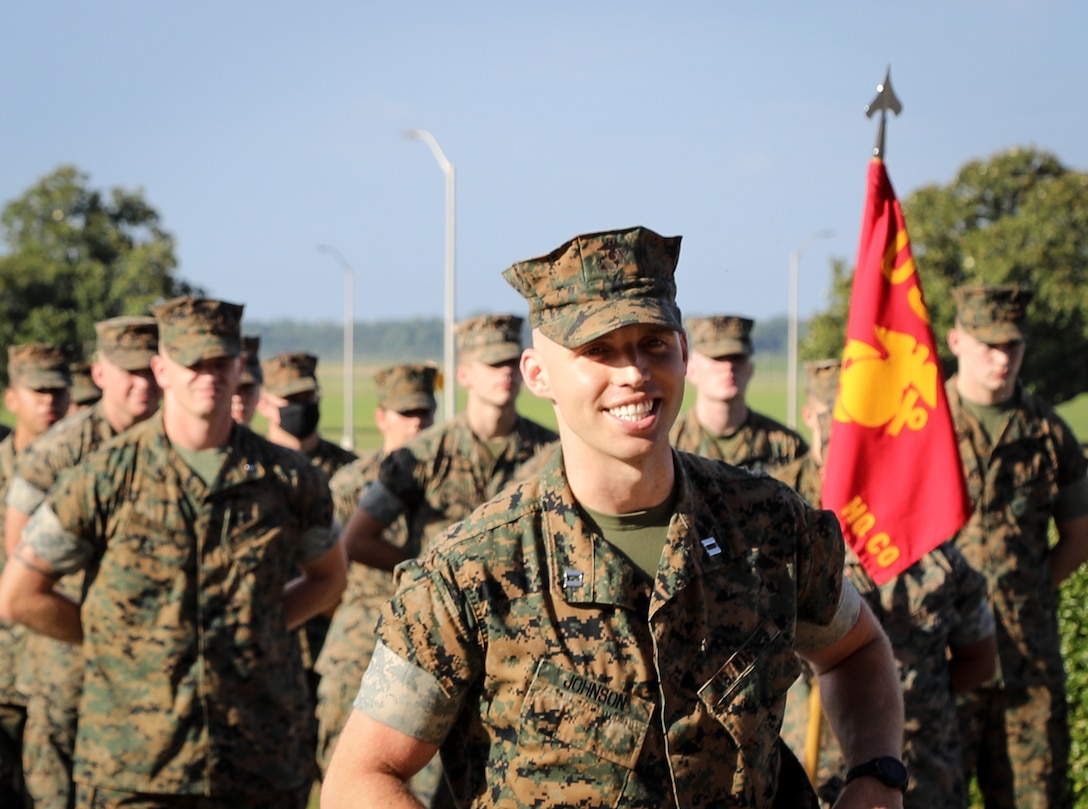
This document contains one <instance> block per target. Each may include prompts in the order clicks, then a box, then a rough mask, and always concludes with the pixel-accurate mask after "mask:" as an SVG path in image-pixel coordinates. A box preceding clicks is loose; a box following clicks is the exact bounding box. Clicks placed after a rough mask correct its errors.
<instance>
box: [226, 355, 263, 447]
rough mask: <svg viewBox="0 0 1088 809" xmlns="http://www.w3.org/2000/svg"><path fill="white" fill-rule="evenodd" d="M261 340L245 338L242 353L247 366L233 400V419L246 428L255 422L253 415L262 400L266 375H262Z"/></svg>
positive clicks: (243, 367) (243, 370)
mask: <svg viewBox="0 0 1088 809" xmlns="http://www.w3.org/2000/svg"><path fill="white" fill-rule="evenodd" d="M260 350H261V338H260V337H249V336H246V337H243V338H242V352H243V353H244V354H245V365H243V366H242V380H241V381H240V382H239V383H238V389H237V390H236V391H234V397H233V398H232V399H231V406H230V413H231V417H232V418H233V419H234V420H235V421H236V422H238V423H239V424H244V425H245V426H246V427H248V426H249V425H250V423H252V421H253V414H254V413H256V412H257V402H259V401H260V399H261V382H262V381H264V375H263V374H262V373H261V359H260Z"/></svg>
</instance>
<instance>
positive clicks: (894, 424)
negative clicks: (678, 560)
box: [834, 326, 939, 436]
mask: <svg viewBox="0 0 1088 809" xmlns="http://www.w3.org/2000/svg"><path fill="white" fill-rule="evenodd" d="M874 332H875V333H876V341H877V343H878V344H879V346H873V345H870V344H869V343H866V342H864V341H863V340H857V339H850V340H849V341H847V343H846V349H845V350H844V351H843V363H842V375H841V378H840V380H839V396H838V399H837V400H836V401H835V410H834V416H835V420H836V421H840V422H845V423H850V422H853V423H855V424H860V425H861V426H862V427H870V428H875V427H883V426H885V425H886V426H887V430H888V434H889V435H892V436H896V435H899V433H900V432H902V430H903V428H904V427H906V428H907V429H909V430H915V431H917V430H921V429H923V428H924V427H925V426H926V422H927V421H929V412H930V410H932V409H933V408H935V407H936V406H937V384H938V379H939V375H938V370H937V363H936V362H935V361H934V357H933V355H932V352H931V351H930V350H929V348H928V347H927V346H925V345H923V344H922V343H919V342H918V340H917V339H915V338H914V337H913V336H912V335H910V334H904V333H903V332H897V331H892V330H891V329H889V328H886V327H884V326H875V327H874ZM919 400H920V401H921V404H919Z"/></svg>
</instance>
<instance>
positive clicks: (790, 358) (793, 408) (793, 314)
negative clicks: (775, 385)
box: [786, 230, 835, 429]
mask: <svg viewBox="0 0 1088 809" xmlns="http://www.w3.org/2000/svg"><path fill="white" fill-rule="evenodd" d="M834 235H835V232H834V231H832V230H820V231H817V232H816V233H811V234H809V236H808V238H806V239H805V240H804V241H803V242H801V245H800V246H799V247H797V248H796V249H795V250H793V251H792V252H791V253H790V317H789V336H788V337H787V338H786V340H787V343H788V345H787V346H786V352H787V353H786V426H787V427H789V428H790V429H794V428H796V427H797V274H798V273H797V271H798V269H799V264H800V261H801V254H802V253H803V252H805V250H807V249H808V248H809V246H810V245H811V244H812V243H813V242H814V241H816V240H817V239H829V238H831V237H832V236H834Z"/></svg>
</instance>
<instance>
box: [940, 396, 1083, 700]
mask: <svg viewBox="0 0 1088 809" xmlns="http://www.w3.org/2000/svg"><path fill="white" fill-rule="evenodd" d="M945 388H946V390H947V392H948V403H949V406H950V407H951V409H952V417H953V419H954V421H955V423H956V434H957V435H958V436H959V443H960V458H961V459H962V462H963V468H964V473H965V474H966V476H967V488H968V491H969V493H970V496H971V502H972V503H974V508H975V510H974V513H973V514H972V515H971V518H970V520H968V522H967V525H966V526H964V527H963V528H962V529H960V531H959V533H958V534H956V536H955V537H954V540H953V541H954V542H955V544H956V546H957V547H958V548H959V549H960V550H961V551H963V555H964V556H965V557H967V561H968V562H969V563H970V564H971V566H972V567H974V568H976V569H977V570H978V571H980V572H981V573H982V574H983V575H984V576H985V577H986V580H987V582H988V583H989V595H990V601H991V604H992V605H993V610H994V616H995V618H996V619H997V648H998V652H999V658H1000V669H999V675H1000V677H1001V682H1003V684H1004V686H1005V687H1007V688H1026V687H1030V686H1040V685H1051V686H1052V685H1056V684H1060V683H1062V682H1063V681H1064V678H1065V674H1064V668H1063V665H1062V657H1061V644H1060V638H1059V633H1058V618H1057V615H1058V604H1057V601H1058V594H1057V591H1056V590H1055V588H1054V587H1053V585H1052V584H1051V581H1050V546H1049V541H1048V537H1047V532H1048V528H1049V525H1050V518H1051V517H1052V516H1054V517H1056V518H1058V519H1069V518H1073V517H1076V516H1079V515H1081V514H1084V513H1085V512H1086V510H1088V496H1086V488H1085V487H1086V486H1088V484H1086V482H1085V479H1084V476H1085V460H1084V456H1083V454H1082V453H1081V450H1080V446H1079V444H1078V443H1077V439H1076V437H1075V436H1074V435H1073V431H1072V430H1071V429H1070V428H1069V425H1067V424H1066V423H1065V421H1063V420H1062V418H1061V417H1060V416H1059V415H1058V414H1057V413H1055V412H1054V410H1053V409H1052V408H1051V407H1050V406H1048V405H1046V404H1045V403H1043V402H1042V401H1041V400H1039V399H1037V398H1035V397H1034V396H1031V395H1029V394H1027V393H1025V392H1024V391H1023V390H1022V389H1021V388H1020V387H1019V385H1017V389H1016V392H1015V394H1014V396H1015V397H1016V399H1015V402H1016V404H1015V407H1014V408H1013V409H1012V410H1010V412H1009V416H1008V419H1007V421H1006V422H1005V426H1004V427H1003V429H1002V430H1001V433H1000V434H999V435H997V436H995V437H994V441H993V443H992V445H991V441H990V439H988V438H987V437H986V434H985V432H984V431H983V430H982V428H981V426H980V425H979V423H978V421H977V420H976V419H975V418H974V417H973V416H972V415H971V414H970V413H969V412H968V411H967V410H966V409H965V408H964V406H963V403H962V401H961V399H960V395H959V392H958V391H957V390H956V377H952V378H951V379H949V380H948V382H947V383H946V385H945Z"/></svg>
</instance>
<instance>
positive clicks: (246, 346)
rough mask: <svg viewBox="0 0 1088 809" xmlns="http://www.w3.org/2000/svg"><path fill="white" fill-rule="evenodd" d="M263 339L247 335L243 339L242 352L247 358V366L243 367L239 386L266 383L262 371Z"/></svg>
mask: <svg viewBox="0 0 1088 809" xmlns="http://www.w3.org/2000/svg"><path fill="white" fill-rule="evenodd" d="M260 350H261V338H260V337H257V336H251V335H246V336H244V337H243V338H242V352H243V353H244V354H245V357H246V364H245V365H244V366H243V367H242V378H241V380H239V382H238V384H239V386H241V385H260V384H261V383H262V382H263V381H264V372H263V371H262V370H261V359H260Z"/></svg>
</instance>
